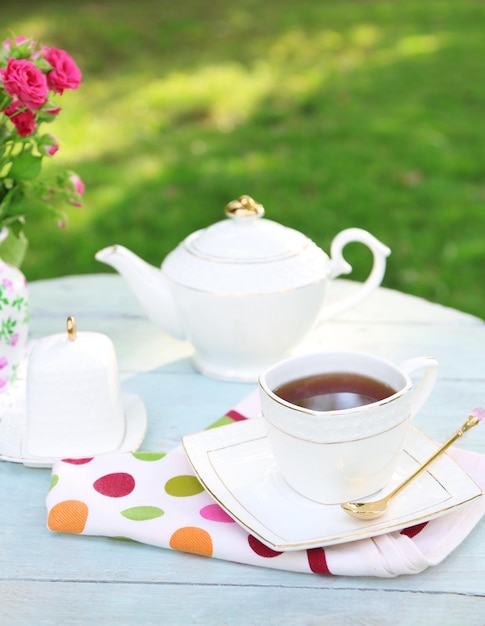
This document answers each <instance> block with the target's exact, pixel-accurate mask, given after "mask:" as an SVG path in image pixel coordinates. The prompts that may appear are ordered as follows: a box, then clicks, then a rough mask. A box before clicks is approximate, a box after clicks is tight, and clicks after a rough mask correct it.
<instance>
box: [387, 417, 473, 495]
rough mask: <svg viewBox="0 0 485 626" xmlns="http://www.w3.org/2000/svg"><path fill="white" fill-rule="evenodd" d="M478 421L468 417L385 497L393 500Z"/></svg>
mask: <svg viewBox="0 0 485 626" xmlns="http://www.w3.org/2000/svg"><path fill="white" fill-rule="evenodd" d="M479 421H480V420H479V418H478V417H477V416H475V415H470V416H469V417H468V418H467V420H466V422H465V423H464V424H463V426H461V428H459V429H458V430H457V431H456V433H454V434H453V435H452V436H451V437H450V438H449V439H448V441H446V442H445V443H444V444H443V445H442V446H441V447H440V448H438V450H436V452H435V453H434V454H432V455H431V456H430V457H429V459H428V460H427V461H425V462H424V463H423V464H422V465H420V466H419V467H418V469H416V470H415V471H414V472H413V473H412V474H411V475H410V476H408V477H407V478H406V480H404V481H403V482H402V483H401V484H400V485H398V486H397V487H396V488H395V489H394V491H391V493H390V494H389V495H388V496H387V497H388V498H393V497H394V496H395V495H397V494H398V493H399V492H401V491H402V490H403V489H405V488H406V487H407V486H408V485H409V483H410V482H411V481H412V480H414V479H415V478H416V476H419V474H421V473H422V472H424V470H425V469H427V468H428V467H429V466H430V465H431V463H433V462H434V461H435V460H436V459H437V458H438V457H439V456H440V455H441V454H443V452H445V450H447V449H448V448H449V447H450V446H451V445H453V444H454V443H455V441H456V440H457V439H459V438H460V437H461V436H462V435H464V434H465V433H466V432H467V431H468V430H470V428H473V427H474V426H476V425H477V424H478V422H479Z"/></svg>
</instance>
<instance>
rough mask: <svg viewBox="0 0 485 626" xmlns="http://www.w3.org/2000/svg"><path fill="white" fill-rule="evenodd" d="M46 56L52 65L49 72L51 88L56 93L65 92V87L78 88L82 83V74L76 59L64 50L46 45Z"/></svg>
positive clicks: (48, 78)
mask: <svg viewBox="0 0 485 626" xmlns="http://www.w3.org/2000/svg"><path fill="white" fill-rule="evenodd" d="M44 58H45V60H46V61H47V62H48V63H50V64H51V65H52V68H53V69H52V70H51V71H50V72H47V84H48V85H49V89H52V90H53V91H55V92H56V93H60V94H62V93H64V89H77V88H78V87H79V85H80V84H81V80H82V74H81V70H80V69H79V68H78V66H77V65H76V63H75V62H74V60H73V59H72V57H71V56H69V54H67V52H65V51H64V50H59V48H47V47H46V46H44Z"/></svg>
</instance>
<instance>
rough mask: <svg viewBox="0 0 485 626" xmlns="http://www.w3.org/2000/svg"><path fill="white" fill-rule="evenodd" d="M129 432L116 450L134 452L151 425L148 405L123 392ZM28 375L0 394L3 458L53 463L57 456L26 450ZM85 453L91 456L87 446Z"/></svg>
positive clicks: (33, 463)
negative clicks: (33, 454) (26, 387)
mask: <svg viewBox="0 0 485 626" xmlns="http://www.w3.org/2000/svg"><path fill="white" fill-rule="evenodd" d="M121 402H122V405H123V409H124V417H125V432H124V437H123V440H122V441H121V443H120V445H119V447H118V448H117V449H116V450H112V451H111V452H109V453H107V454H111V453H112V452H134V451H135V450H137V449H138V448H139V446H140V445H141V443H142V441H143V438H144V437H145V434H146V431H147V427H148V417H147V412H146V408H145V405H144V403H143V401H142V400H141V398H140V397H139V396H137V395H135V394H131V393H122V394H121ZM24 431H25V379H22V378H19V379H18V380H16V381H15V383H14V384H13V385H12V386H11V388H10V389H9V390H8V391H7V392H4V393H2V394H0V461H9V462H11V463H23V464H24V465H26V466H28V467H39V468H45V467H52V465H53V464H54V463H55V462H56V461H58V460H59V459H57V458H51V457H47V456H42V457H33V456H32V455H30V454H29V453H28V452H27V451H26V450H25V444H24V439H25V432H24ZM83 456H85V457H89V456H91V454H90V451H89V450H88V449H87V450H86V454H84V455H83Z"/></svg>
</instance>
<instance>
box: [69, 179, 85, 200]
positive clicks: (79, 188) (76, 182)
mask: <svg viewBox="0 0 485 626" xmlns="http://www.w3.org/2000/svg"><path fill="white" fill-rule="evenodd" d="M69 181H70V182H71V184H72V186H73V188H74V191H75V192H76V194H77V195H78V196H82V195H83V194H84V189H85V185H84V183H83V181H82V180H81V179H80V178H79V176H78V175H77V174H72V176H69ZM71 204H72V205H73V206H79V207H80V206H82V204H81V202H79V200H76V199H74V198H73V199H71Z"/></svg>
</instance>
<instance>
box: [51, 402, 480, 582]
mask: <svg viewBox="0 0 485 626" xmlns="http://www.w3.org/2000/svg"><path fill="white" fill-rule="evenodd" d="M258 415H259V399H258V395H257V392H254V393H252V394H251V395H249V396H248V397H246V398H245V399H244V400H243V401H242V402H241V403H239V404H238V405H237V406H236V407H234V409H233V410H231V411H229V412H228V413H227V414H226V415H225V416H224V417H223V418H222V419H221V420H219V421H218V422H216V424H215V425H221V424H224V423H230V422H231V421H238V420H241V419H246V418H251V417H256V416H258ZM449 454H450V455H451V456H452V457H453V458H454V459H455V460H456V461H457V462H458V463H459V465H460V466H461V467H462V468H463V469H464V470H465V471H467V472H468V474H469V475H470V476H471V477H472V478H473V479H474V480H475V481H476V482H477V483H478V484H479V485H480V486H481V488H482V489H484V488H485V456H482V455H479V454H476V453H472V452H466V451H464V450H459V449H456V448H455V449H451V450H450V451H449ZM46 503H47V510H48V527H49V528H50V530H52V531H57V532H66V533H77V534H82V535H97V536H106V537H118V538H119V537H122V538H125V539H126V538H129V539H132V540H134V541H139V542H142V543H145V544H150V545H153V546H157V547H161V548H169V549H173V550H180V551H184V552H191V553H194V554H200V555H204V556H206V557H212V558H219V559H225V560H230V561H235V562H239V563H246V564H250V565H259V566H265V567H271V568H275V569H282V570H291V571H296V572H308V573H311V572H313V573H315V574H330V575H341V576H342V575H348V576H379V577H393V576H399V575H401V574H415V573H418V572H421V571H423V570H425V569H426V568H427V567H429V566H431V565H436V564H437V563H440V562H441V561H442V560H443V559H445V558H446V557H447V556H448V555H449V554H450V553H451V552H452V551H453V550H454V549H455V548H456V547H457V546H458V545H459V544H460V543H461V542H462V541H463V539H465V537H466V536H467V535H468V534H469V533H470V532H471V531H472V529H473V528H474V527H475V526H476V524H477V523H478V522H479V521H480V519H481V518H482V516H483V515H484V513H485V497H483V496H481V497H479V498H477V499H476V500H474V501H473V502H472V503H470V504H467V505H465V506H463V507H460V508H458V509H455V510H453V511H452V512H450V513H448V514H447V515H444V516H443V517H440V518H437V519H434V520H431V521H428V522H424V523H421V524H419V525H418V526H414V527H411V528H407V529H403V530H401V531H395V532H391V533H389V534H387V535H380V536H378V537H372V538H366V539H360V540H358V541H353V542H349V543H345V544H340V545H335V546H328V547H325V548H312V549H309V550H298V551H294V552H276V551H274V550H272V549H270V548H268V547H266V546H265V545H264V544H262V543H261V542H260V541H259V540H258V539H256V538H255V537H253V536H252V535H250V534H248V532H247V531H246V530H244V529H243V528H242V527H241V526H239V525H238V524H237V523H236V522H234V520H233V519H232V518H231V517H230V516H229V515H227V513H225V511H224V510H223V509H222V508H221V507H220V506H219V505H218V504H216V503H215V502H214V500H213V499H212V498H211V497H210V496H209V495H208V493H207V492H206V491H205V490H204V489H203V488H202V486H201V484H200V483H199V481H198V480H197V478H196V477H195V475H194V473H193V470H192V468H191V466H190V464H189V462H188V460H187V457H186V456H185V453H184V451H183V448H182V446H177V447H176V448H175V449H174V450H172V451H171V452H169V453H167V454H163V453H158V452H136V453H118V454H113V455H104V456H99V457H94V458H90V459H77V460H76V459H65V460H63V461H60V462H58V463H56V464H55V465H54V467H53V470H52V480H51V487H50V491H49V493H48V496H47V501H46Z"/></svg>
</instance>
